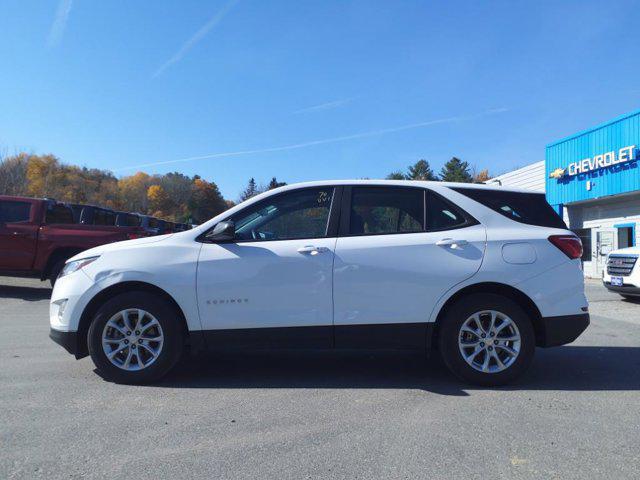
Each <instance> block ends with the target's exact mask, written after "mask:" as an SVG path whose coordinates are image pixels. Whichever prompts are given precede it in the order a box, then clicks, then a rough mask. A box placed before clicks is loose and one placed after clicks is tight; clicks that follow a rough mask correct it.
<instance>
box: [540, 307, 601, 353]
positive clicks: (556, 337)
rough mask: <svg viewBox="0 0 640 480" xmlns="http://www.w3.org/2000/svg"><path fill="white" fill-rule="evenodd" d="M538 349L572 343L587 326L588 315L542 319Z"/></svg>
mask: <svg viewBox="0 0 640 480" xmlns="http://www.w3.org/2000/svg"><path fill="white" fill-rule="evenodd" d="M541 320H542V332H541V338H539V339H538V346H540V347H555V346H558V345H565V344H567V343H571V342H573V341H574V340H575V339H576V338H578V337H579V336H580V334H581V333H582V332H584V331H585V330H586V329H587V327H588V326H589V314H588V313H581V314H577V315H562V316H559V317H542V319H541Z"/></svg>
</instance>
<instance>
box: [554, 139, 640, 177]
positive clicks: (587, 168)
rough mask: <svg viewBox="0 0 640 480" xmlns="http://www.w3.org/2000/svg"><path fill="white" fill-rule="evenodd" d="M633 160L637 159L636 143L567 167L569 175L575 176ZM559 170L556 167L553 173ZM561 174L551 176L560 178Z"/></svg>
mask: <svg viewBox="0 0 640 480" xmlns="http://www.w3.org/2000/svg"><path fill="white" fill-rule="evenodd" d="M631 160H636V146H635V145H630V146H628V147H623V148H621V149H620V150H618V151H615V150H613V151H611V152H607V153H603V154H601V155H596V156H594V157H593V158H585V159H584V160H580V161H579V162H573V163H570V164H569V166H568V167H567V175H569V176H573V175H578V174H580V173H587V172H591V171H593V170H598V169H599V168H604V167H610V166H612V165H616V164H618V163H625V162H629V161H631ZM558 170H560V169H556V170H555V171H553V172H552V173H551V175H553V174H556V173H557V172H558ZM551 175H550V177H551ZM561 176H562V175H560V176H557V177H551V178H560V177H561Z"/></svg>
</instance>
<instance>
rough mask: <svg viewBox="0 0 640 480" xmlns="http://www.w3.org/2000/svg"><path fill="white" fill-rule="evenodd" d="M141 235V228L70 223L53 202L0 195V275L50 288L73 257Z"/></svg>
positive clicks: (69, 215)
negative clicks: (33, 279)
mask: <svg viewBox="0 0 640 480" xmlns="http://www.w3.org/2000/svg"><path fill="white" fill-rule="evenodd" d="M144 234H145V232H144V229H143V228H142V227H135V226H134V227H118V226H115V225H81V224H77V223H74V219H73V212H72V210H71V208H70V207H69V206H68V205H66V204H64V203H60V202H56V201H55V200H50V199H37V198H27V197H9V196H3V195H0V275H6V276H19V277H37V278H40V280H46V279H49V280H50V281H51V284H52V285H53V284H54V283H55V280H56V278H57V277H58V273H60V270H61V269H62V267H63V266H64V263H65V261H66V260H67V259H69V258H70V257H72V256H74V255H75V254H77V253H79V252H82V251H83V250H87V249H89V248H92V247H96V246H98V245H102V244H105V243H111V242H118V241H120V240H128V239H131V238H138V237H140V236H143V235H144Z"/></svg>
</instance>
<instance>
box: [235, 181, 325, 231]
mask: <svg viewBox="0 0 640 480" xmlns="http://www.w3.org/2000/svg"><path fill="white" fill-rule="evenodd" d="M332 200H333V188H309V189H304V190H297V191H294V192H289V193H285V194H282V195H277V196H274V197H272V198H268V199H267V200H265V201H263V202H260V203H258V204H257V205H253V206H251V207H248V208H246V209H244V210H243V211H241V212H240V213H238V214H237V215H236V216H234V217H233V218H232V220H233V221H234V222H235V224H236V236H237V238H238V239H239V240H286V239H295V238H319V237H325V236H326V235H327V226H328V224H329V212H330V210H331V202H332Z"/></svg>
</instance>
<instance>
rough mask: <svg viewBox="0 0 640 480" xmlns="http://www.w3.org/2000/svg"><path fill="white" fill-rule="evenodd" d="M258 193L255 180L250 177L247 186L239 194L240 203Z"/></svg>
mask: <svg viewBox="0 0 640 480" xmlns="http://www.w3.org/2000/svg"><path fill="white" fill-rule="evenodd" d="M258 193H260V192H259V191H258V186H257V185H256V179H255V178H253V177H251V178H250V179H249V183H248V184H247V188H245V189H244V190H243V192H242V193H241V194H240V201H241V202H244V201H245V200H248V199H250V198H251V197H255V196H256V195H257V194H258Z"/></svg>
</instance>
